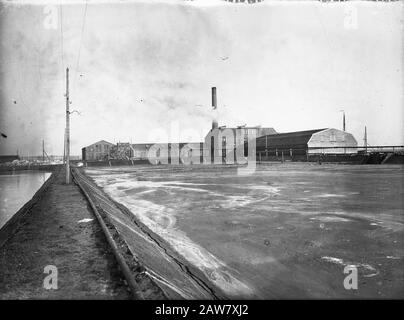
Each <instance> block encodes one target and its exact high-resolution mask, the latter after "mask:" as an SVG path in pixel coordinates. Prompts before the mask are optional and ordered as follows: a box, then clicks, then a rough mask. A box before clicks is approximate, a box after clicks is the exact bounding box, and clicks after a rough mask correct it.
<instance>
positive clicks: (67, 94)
mask: <svg viewBox="0 0 404 320" xmlns="http://www.w3.org/2000/svg"><path fill="white" fill-rule="evenodd" d="M69 104H70V101H69V68H66V184H69V183H70V111H69Z"/></svg>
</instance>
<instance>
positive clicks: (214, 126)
mask: <svg viewBox="0 0 404 320" xmlns="http://www.w3.org/2000/svg"><path fill="white" fill-rule="evenodd" d="M216 109H217V96H216V87H212V113H213V119H212V130H213V129H217V128H218V127H219V124H218V122H217V119H216Z"/></svg>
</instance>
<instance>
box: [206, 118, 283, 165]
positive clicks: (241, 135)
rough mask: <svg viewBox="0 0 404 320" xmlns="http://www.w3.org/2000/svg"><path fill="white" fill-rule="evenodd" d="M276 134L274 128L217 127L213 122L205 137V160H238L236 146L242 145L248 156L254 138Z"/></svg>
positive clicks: (228, 161) (226, 161) (223, 161)
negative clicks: (249, 146) (249, 145)
mask: <svg viewBox="0 0 404 320" xmlns="http://www.w3.org/2000/svg"><path fill="white" fill-rule="evenodd" d="M273 134H276V131H275V129H274V128H261V127H246V126H243V127H238V128H226V127H217V126H216V124H215V123H213V126H212V129H211V130H210V131H209V132H208V134H207V135H206V137H205V143H204V150H203V152H204V161H205V162H206V163H231V162H234V161H235V160H236V158H237V157H236V148H237V147H240V146H242V148H243V152H242V153H243V156H244V157H247V151H248V144H249V143H251V140H252V139H256V138H257V137H262V136H266V135H273Z"/></svg>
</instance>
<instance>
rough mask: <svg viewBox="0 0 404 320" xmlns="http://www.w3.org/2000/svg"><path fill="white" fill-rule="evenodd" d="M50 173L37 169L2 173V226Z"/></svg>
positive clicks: (0, 186) (0, 207) (0, 202)
mask: <svg viewBox="0 0 404 320" xmlns="http://www.w3.org/2000/svg"><path fill="white" fill-rule="evenodd" d="M50 175H51V174H50V173H49V172H42V171H35V170H33V171H15V172H14V173H1V174H0V228H1V227H2V226H3V225H4V224H5V223H6V222H7V221H8V220H9V219H10V218H11V217H12V216H13V215H14V214H15V213H16V212H17V211H18V210H19V209H20V208H21V207H22V206H23V205H24V204H25V203H26V202H28V201H29V200H30V199H31V198H32V197H33V195H34V194H35V192H36V191H37V190H38V189H39V188H40V187H41V186H42V185H43V183H44V182H45V181H46V180H47V179H48V178H49V176H50Z"/></svg>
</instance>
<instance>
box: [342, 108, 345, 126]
mask: <svg viewBox="0 0 404 320" xmlns="http://www.w3.org/2000/svg"><path fill="white" fill-rule="evenodd" d="M342 130H343V131H345V112H344V115H343V118H342Z"/></svg>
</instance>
